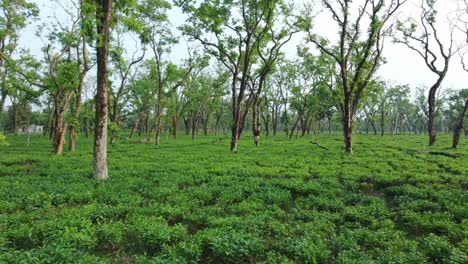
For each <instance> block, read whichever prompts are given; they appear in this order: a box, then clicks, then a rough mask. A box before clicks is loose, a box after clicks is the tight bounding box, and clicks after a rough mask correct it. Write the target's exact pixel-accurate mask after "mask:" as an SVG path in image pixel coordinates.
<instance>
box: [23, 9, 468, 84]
mask: <svg viewBox="0 0 468 264" xmlns="http://www.w3.org/2000/svg"><path fill="white" fill-rule="evenodd" d="M33 1H34V2H36V3H37V5H38V7H39V8H40V11H41V22H42V23H44V22H46V23H47V21H50V20H51V19H53V18H52V17H51V16H53V15H54V14H55V15H56V16H58V17H60V16H63V12H61V11H60V8H58V6H57V5H56V4H54V3H53V1H50V0H33ZM60 1H61V2H63V3H67V2H68V1H69V0H60ZM361 1H363V0H355V1H353V2H354V3H355V4H358V3H359V2H361ZM462 1H463V0H439V4H438V12H439V13H438V28H439V29H440V32H441V34H442V35H443V36H442V39H443V40H444V41H445V42H448V39H449V38H448V32H449V31H448V29H449V22H448V18H452V19H453V18H454V17H455V13H454V11H455V10H456V9H457V3H459V2H460V3H461V2H462ZM296 2H297V4H298V5H301V1H296ZM302 2H309V1H308V0H304V1H302ZM420 2H421V0H409V1H408V3H406V4H405V6H404V7H402V8H401V10H400V13H399V14H398V17H399V18H400V19H404V18H405V17H408V16H416V17H417V16H418V15H419V12H420V11H419V10H420V9H419V8H418V5H419V4H420ZM316 6H317V8H316V10H321V9H322V7H321V6H320V5H316ZM169 17H170V19H171V22H172V24H173V25H174V30H176V27H177V26H179V25H181V24H183V23H184V22H185V16H184V15H182V14H181V12H180V11H179V10H178V9H177V8H174V10H172V11H171V12H170V14H169ZM37 26H38V25H37V24H31V25H30V26H28V28H27V29H25V30H24V31H23V32H22V36H21V39H20V46H21V47H25V48H29V49H31V51H32V52H33V54H35V55H36V56H37V57H39V58H42V53H41V48H42V47H43V45H44V44H43V42H42V41H41V40H40V39H39V38H37V37H36V36H35V32H36V30H37ZM314 30H315V32H317V33H318V34H320V35H321V36H324V37H327V38H329V39H331V40H333V39H334V38H336V36H337V34H338V31H337V28H336V27H335V26H334V22H333V21H332V20H331V16H330V13H328V12H326V11H324V12H321V13H320V15H318V17H317V18H316V20H315V26H314ZM176 35H178V36H180V33H176ZM302 38H303V36H300V35H299V36H296V38H295V39H294V40H293V41H291V42H290V43H289V45H288V46H287V47H285V52H286V53H287V54H288V56H289V57H292V56H295V51H296V46H297V45H299V44H300V43H301V42H302ZM457 40H458V41H460V42H463V41H464V37H463V35H461V34H459V35H458V36H457ZM186 47H187V45H186V43H185V42H184V40H183V39H181V41H180V44H179V45H177V46H175V47H174V49H173V53H172V54H171V55H170V59H172V60H174V61H179V60H180V59H183V58H184V57H185V56H186V54H187V52H186V49H187V48H186ZM383 54H384V57H385V58H386V59H387V63H386V64H385V65H383V66H382V67H381V68H380V69H379V71H378V75H379V76H381V77H382V78H383V79H385V80H390V81H393V82H395V83H398V84H409V85H410V86H411V88H412V89H413V90H415V88H416V87H419V86H430V85H431V83H432V82H434V80H435V79H436V75H435V74H434V73H432V72H431V71H430V70H429V69H428V68H427V67H426V66H425V64H424V61H423V60H422V58H420V57H418V56H417V55H416V53H414V52H413V51H411V50H409V49H407V48H406V47H405V46H403V45H401V44H394V43H392V41H391V39H390V38H389V39H387V41H386V44H385V49H384V53H383ZM443 87H444V88H454V89H461V88H467V87H468V73H466V72H465V71H463V69H462V67H461V63H460V59H459V56H458V55H456V56H454V58H453V60H452V61H451V64H450V69H449V73H448V75H447V77H446V79H445V81H444V83H443Z"/></svg>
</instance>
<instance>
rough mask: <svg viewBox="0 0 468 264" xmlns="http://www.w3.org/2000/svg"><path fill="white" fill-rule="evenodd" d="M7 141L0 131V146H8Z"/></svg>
mask: <svg viewBox="0 0 468 264" xmlns="http://www.w3.org/2000/svg"><path fill="white" fill-rule="evenodd" d="M8 145H9V144H8V142H7V140H6V136H5V134H3V133H0V147H6V146H8Z"/></svg>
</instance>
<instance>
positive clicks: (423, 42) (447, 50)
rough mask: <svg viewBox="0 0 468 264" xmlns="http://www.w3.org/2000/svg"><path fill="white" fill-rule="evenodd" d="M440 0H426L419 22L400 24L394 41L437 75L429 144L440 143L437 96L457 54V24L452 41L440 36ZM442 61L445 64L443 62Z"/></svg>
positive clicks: (432, 92) (430, 102)
mask: <svg viewBox="0 0 468 264" xmlns="http://www.w3.org/2000/svg"><path fill="white" fill-rule="evenodd" d="M436 4H437V0H423V1H422V2H421V5H420V9H421V14H420V16H419V21H416V20H415V19H413V18H409V19H407V20H406V21H404V22H400V21H399V22H398V23H397V33H398V34H396V35H395V37H394V42H396V43H401V44H403V45H405V46H406V47H408V48H409V49H411V50H412V51H414V52H415V53H416V54H418V55H419V57H421V58H422V59H423V60H424V62H425V64H426V66H427V67H428V68H429V70H430V71H431V72H433V73H434V74H436V75H437V79H436V81H435V82H434V83H433V84H432V85H431V87H430V89H429V94H428V97H427V99H428V100H427V101H428V105H429V109H428V125H427V129H428V133H429V145H430V146H432V145H434V144H435V143H436V130H435V118H436V95H437V91H438V90H439V88H440V86H441V85H442V82H443V80H444V79H445V77H446V75H447V72H448V69H449V64H450V59H451V58H452V56H453V55H454V54H455V53H456V50H457V48H456V47H455V43H454V32H455V28H456V24H454V23H452V22H450V23H449V32H450V35H449V38H448V39H447V41H444V39H443V38H442V37H441V36H440V32H438V30H437V26H436V24H437V19H436V17H437V9H436ZM439 61H441V63H439Z"/></svg>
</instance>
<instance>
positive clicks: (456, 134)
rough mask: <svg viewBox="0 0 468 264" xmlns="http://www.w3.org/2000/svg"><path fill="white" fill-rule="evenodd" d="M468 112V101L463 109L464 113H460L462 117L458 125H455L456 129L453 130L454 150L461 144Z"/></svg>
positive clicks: (459, 118)
mask: <svg viewBox="0 0 468 264" xmlns="http://www.w3.org/2000/svg"><path fill="white" fill-rule="evenodd" d="M467 112H468V99H467V100H466V101H465V107H464V108H463V111H462V112H461V113H460V116H459V117H458V120H457V123H456V124H455V128H454V130H453V142H452V148H457V147H458V144H459V142H460V134H461V132H462V130H463V125H464V123H465V116H466V113H467Z"/></svg>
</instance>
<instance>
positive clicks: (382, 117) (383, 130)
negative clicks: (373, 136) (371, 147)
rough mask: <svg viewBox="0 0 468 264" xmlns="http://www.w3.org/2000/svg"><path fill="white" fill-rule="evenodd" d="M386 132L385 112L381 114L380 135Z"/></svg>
mask: <svg viewBox="0 0 468 264" xmlns="http://www.w3.org/2000/svg"><path fill="white" fill-rule="evenodd" d="M384 134H385V113H383V112H382V113H381V114H380V135H381V136H382V137H383V136H384Z"/></svg>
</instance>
